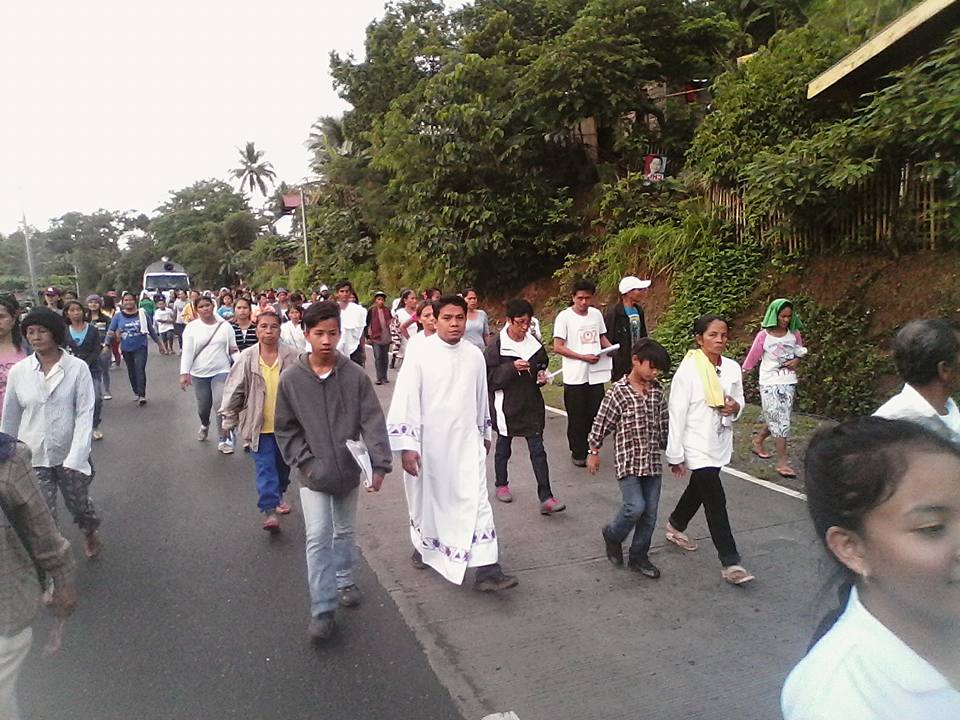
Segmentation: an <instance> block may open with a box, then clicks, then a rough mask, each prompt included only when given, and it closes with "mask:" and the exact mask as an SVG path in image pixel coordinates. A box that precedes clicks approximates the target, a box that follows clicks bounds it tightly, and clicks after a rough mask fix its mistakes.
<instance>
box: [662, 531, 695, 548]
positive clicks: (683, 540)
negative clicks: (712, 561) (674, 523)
mask: <svg viewBox="0 0 960 720" xmlns="http://www.w3.org/2000/svg"><path fill="white" fill-rule="evenodd" d="M666 537H667V540H669V541H670V542H672V543H673V544H674V545H676V546H677V547H678V548H680V549H681V550H686V551H687V552H693V551H694V550H696V549H697V547H698V545H697V543H696V542H694V541H693V540H691V539H690V538H689V537H687V536H686V535H684V534H683V533H682V532H680V531H679V530H674V529H672V528H669V527H668V528H667V532H666Z"/></svg>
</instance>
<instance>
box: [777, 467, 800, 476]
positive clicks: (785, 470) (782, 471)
mask: <svg viewBox="0 0 960 720" xmlns="http://www.w3.org/2000/svg"><path fill="white" fill-rule="evenodd" d="M777 474H778V475H779V476H780V477H782V478H795V477H797V473H795V472H794V471H793V468H789V467H778V468H777Z"/></svg>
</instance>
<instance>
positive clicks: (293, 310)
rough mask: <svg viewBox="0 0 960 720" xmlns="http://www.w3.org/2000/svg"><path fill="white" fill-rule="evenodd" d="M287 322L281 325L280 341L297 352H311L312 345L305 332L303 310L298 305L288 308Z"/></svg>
mask: <svg viewBox="0 0 960 720" xmlns="http://www.w3.org/2000/svg"><path fill="white" fill-rule="evenodd" d="M287 318H289V319H288V320H287V322H285V323H283V324H282V325H281V326H280V342H282V343H283V344H284V345H289V346H290V347H292V348H294V349H295V350H296V351H297V352H299V353H302V352H310V345H309V344H308V343H307V339H306V337H304V334H303V310H301V309H300V308H299V307H297V306H296V305H291V306H290V307H289V308H288V309H287Z"/></svg>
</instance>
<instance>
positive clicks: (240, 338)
mask: <svg viewBox="0 0 960 720" xmlns="http://www.w3.org/2000/svg"><path fill="white" fill-rule="evenodd" d="M233 334H234V335H235V336H236V338H237V350H239V351H240V352H243V351H244V350H246V349H247V348H248V347H253V346H254V345H256V344H257V325H256V323H252V324H251V325H250V326H249V327H248V328H247V329H246V330H241V329H240V326H239V325H237V324H236V323H233Z"/></svg>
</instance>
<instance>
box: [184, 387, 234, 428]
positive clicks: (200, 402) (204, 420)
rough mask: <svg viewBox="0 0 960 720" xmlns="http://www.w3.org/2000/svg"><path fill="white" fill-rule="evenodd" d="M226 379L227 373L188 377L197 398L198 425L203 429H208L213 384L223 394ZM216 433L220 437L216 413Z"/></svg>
mask: <svg viewBox="0 0 960 720" xmlns="http://www.w3.org/2000/svg"><path fill="white" fill-rule="evenodd" d="M226 379H227V373H220V374H219V375H212V376H211V377H197V376H196V375H191V376H190V380H191V382H192V383H193V394H194V395H195V396H196V398H197V414H198V415H199V416H200V424H201V425H203V426H204V427H210V411H211V410H213V386H214V384H216V385H218V386H219V388H220V391H221V392H223V383H224V381H225V380H226ZM218 407H219V404H218ZM217 433H218V434H221V435H222V432H221V430H220V414H219V413H217Z"/></svg>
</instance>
